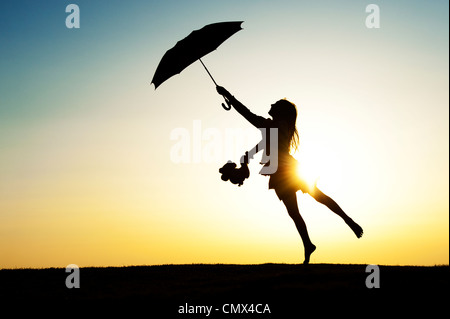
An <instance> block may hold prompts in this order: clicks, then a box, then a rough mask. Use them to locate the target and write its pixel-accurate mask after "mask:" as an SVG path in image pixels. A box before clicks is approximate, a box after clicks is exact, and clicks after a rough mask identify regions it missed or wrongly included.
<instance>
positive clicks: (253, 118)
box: [216, 86, 267, 128]
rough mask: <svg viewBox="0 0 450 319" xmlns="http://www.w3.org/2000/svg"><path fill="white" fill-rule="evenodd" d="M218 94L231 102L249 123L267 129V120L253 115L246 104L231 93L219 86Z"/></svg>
mask: <svg viewBox="0 0 450 319" xmlns="http://www.w3.org/2000/svg"><path fill="white" fill-rule="evenodd" d="M216 89H217V93H219V94H220V95H222V96H223V97H224V98H226V99H227V100H228V102H230V104H231V105H232V106H233V107H234V108H235V109H236V111H238V112H239V114H241V115H242V116H243V117H244V118H245V119H246V120H247V121H249V122H250V123H251V124H252V125H254V126H255V127H257V128H263V127H265V126H266V125H265V123H266V121H267V119H265V118H264V117H262V116H259V115H256V114H254V113H252V112H251V111H250V110H249V109H248V108H247V107H246V106H245V105H244V104H242V103H241V102H239V101H238V100H237V99H236V98H235V97H234V96H233V95H231V93H230V92H228V91H227V90H226V89H225V88H224V87H221V86H217V88H216Z"/></svg>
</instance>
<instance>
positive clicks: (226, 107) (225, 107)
mask: <svg viewBox="0 0 450 319" xmlns="http://www.w3.org/2000/svg"><path fill="white" fill-rule="evenodd" d="M224 100H225V103H227V105H225V103H222V107H223V108H224V109H225V111H229V110H231V105H230V102H228V100H227V99H226V98H224Z"/></svg>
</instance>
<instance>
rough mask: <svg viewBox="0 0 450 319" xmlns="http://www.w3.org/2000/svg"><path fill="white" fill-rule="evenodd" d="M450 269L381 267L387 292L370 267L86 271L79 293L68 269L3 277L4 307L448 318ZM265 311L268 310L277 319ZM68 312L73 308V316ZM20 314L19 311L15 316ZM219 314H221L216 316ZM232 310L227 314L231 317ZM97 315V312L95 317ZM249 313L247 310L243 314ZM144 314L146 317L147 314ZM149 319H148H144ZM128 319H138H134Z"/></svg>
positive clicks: (151, 314)
mask: <svg viewBox="0 0 450 319" xmlns="http://www.w3.org/2000/svg"><path fill="white" fill-rule="evenodd" d="M449 269H450V268H449V266H435V267H412V266H380V288H372V289H369V288H367V287H366V284H365V282H366V278H367V276H368V275H370V274H369V273H366V271H365V270H366V265H337V264H311V265H308V266H303V265H291V264H262V265H221V264H219V265H204V264H198V265H163V266H133V267H108V268H80V288H79V289H76V288H72V289H68V288H66V285H65V281H66V277H67V276H68V275H69V273H66V272H65V269H64V268H50V269H14V270H9V269H3V270H0V301H1V308H2V309H5V306H6V307H8V306H12V305H14V307H17V306H16V305H20V306H19V309H18V310H20V308H21V307H23V308H24V309H25V310H26V309H27V305H36V304H38V305H40V307H42V309H41V310H45V309H52V308H54V307H59V306H66V309H72V310H79V311H80V309H82V307H83V306H85V305H94V306H96V308H97V310H100V311H101V312H102V313H103V312H104V311H108V312H111V311H113V312H114V311H115V309H117V310H118V311H119V309H122V310H123V309H124V308H127V309H133V310H137V309H141V310H142V309H144V310H145V311H146V312H145V313H144V314H146V315H145V316H144V317H145V318H205V317H206V315H205V314H197V315H190V314H179V313H178V310H179V308H180V306H185V304H186V303H188V305H192V306H198V305H208V306H212V307H213V309H214V310H213V311H212V313H211V314H210V316H209V317H211V318H218V317H221V318H223V317H225V318H241V317H243V316H244V317H246V318H247V317H252V318H253V317H255V318H294V317H304V312H305V309H308V310H307V312H310V313H311V311H314V314H315V315H317V316H318V317H319V318H322V317H323V316H325V315H328V314H345V313H348V314H353V315H352V316H351V317H365V316H367V315H376V314H379V315H383V316H384V315H385V316H387V317H392V316H393V315H394V314H396V315H402V317H403V315H406V314H416V315H418V314H419V313H424V314H426V315H427V317H433V316H432V314H434V313H435V314H440V316H442V314H443V313H442V311H445V312H444V313H446V312H447V308H448V307H447V304H448V300H449V298H448V297H449V295H450V294H449V273H450V272H449ZM232 303H233V304H234V305H237V304H248V306H247V308H250V304H253V305H254V311H253V313H250V312H248V313H247V314H245V315H243V314H236V313H234V314H232V313H229V314H225V313H224V308H223V306H224V305H225V304H232ZM257 304H262V305H263V306H260V307H259V308H258V310H259V311H262V310H263V309H264V307H265V305H266V304H267V305H268V306H269V308H270V314H269V313H268V312H267V311H266V312H265V313H264V314H262V313H257V312H256V308H255V307H256V305H257ZM67 307H68V308H67ZM16 309H17V308H16ZM215 309H218V310H215ZM230 310H231V308H230V306H226V307H225V311H230ZM91 311H92V309H91ZM241 311H242V306H241ZM141 314H142V313H141ZM141 316H142V315H141ZM127 317H129V318H132V317H135V316H133V315H131V312H130V313H128V316H127Z"/></svg>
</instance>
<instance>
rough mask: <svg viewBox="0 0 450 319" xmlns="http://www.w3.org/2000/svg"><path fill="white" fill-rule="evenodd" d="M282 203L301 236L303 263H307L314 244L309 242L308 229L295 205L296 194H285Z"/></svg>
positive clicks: (314, 248) (314, 247)
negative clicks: (303, 253) (303, 254)
mask: <svg viewBox="0 0 450 319" xmlns="http://www.w3.org/2000/svg"><path fill="white" fill-rule="evenodd" d="M283 203H284V205H285V206H286V209H287V211H288V213H289V216H291V218H292V220H293V221H294V223H295V226H296V227H297V231H298V233H299V234H300V237H301V238H302V241H303V246H304V248H305V261H304V262H303V263H304V264H308V263H309V259H310V257H311V254H312V253H313V252H314V250H316V246H315V245H314V244H313V243H312V242H311V239H310V238H309V234H308V230H307V229H306V224H305V221H304V220H303V218H302V216H301V215H300V211H299V209H298V205H297V196H296V195H295V193H292V194H289V195H286V196H284V198H283Z"/></svg>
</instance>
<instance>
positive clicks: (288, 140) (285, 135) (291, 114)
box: [273, 99, 299, 153]
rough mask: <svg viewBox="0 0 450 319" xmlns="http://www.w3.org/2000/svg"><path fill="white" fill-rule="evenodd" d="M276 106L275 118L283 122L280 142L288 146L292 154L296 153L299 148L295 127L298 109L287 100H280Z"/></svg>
mask: <svg viewBox="0 0 450 319" xmlns="http://www.w3.org/2000/svg"><path fill="white" fill-rule="evenodd" d="M276 105H277V110H276V111H275V114H274V116H273V118H274V120H277V121H280V122H283V125H282V127H280V132H279V139H280V142H281V143H282V144H283V146H284V145H286V144H287V145H286V146H287V148H288V150H289V152H290V153H292V152H295V151H296V150H297V149H298V146H299V135H298V130H297V127H296V125H295V123H296V121H297V107H296V106H295V104H294V103H292V102H289V101H288V100H286V99H282V100H279V101H278V102H277V103H276ZM286 146H285V147H286Z"/></svg>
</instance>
